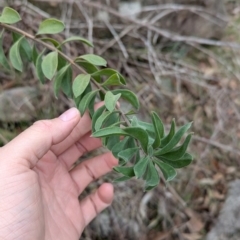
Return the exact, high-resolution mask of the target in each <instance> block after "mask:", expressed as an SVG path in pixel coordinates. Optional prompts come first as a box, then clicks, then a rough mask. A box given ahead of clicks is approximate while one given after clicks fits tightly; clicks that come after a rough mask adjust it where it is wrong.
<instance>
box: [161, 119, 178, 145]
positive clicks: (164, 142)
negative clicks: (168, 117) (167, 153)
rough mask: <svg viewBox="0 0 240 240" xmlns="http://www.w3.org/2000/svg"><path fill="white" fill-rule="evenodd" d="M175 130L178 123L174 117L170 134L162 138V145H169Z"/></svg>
mask: <svg viewBox="0 0 240 240" xmlns="http://www.w3.org/2000/svg"><path fill="white" fill-rule="evenodd" d="M175 130H176V123H175V119H173V120H172V123H171V128H170V131H169V133H168V135H167V136H166V137H164V138H163V139H162V140H161V147H164V146H165V145H167V144H168V143H169V142H170V140H171V139H172V137H173V136H174V134H175Z"/></svg>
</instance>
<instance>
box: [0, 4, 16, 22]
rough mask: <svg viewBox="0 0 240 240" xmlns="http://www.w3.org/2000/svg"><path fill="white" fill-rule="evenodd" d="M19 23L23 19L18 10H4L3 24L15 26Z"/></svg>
mask: <svg viewBox="0 0 240 240" xmlns="http://www.w3.org/2000/svg"><path fill="white" fill-rule="evenodd" d="M19 21H21V17H20V15H19V13H18V12H17V11H16V10H14V9H12V8H10V7H5V8H4V9H3V11H2V14H1V16H0V22H1V23H7V24H14V23H17V22H19Z"/></svg>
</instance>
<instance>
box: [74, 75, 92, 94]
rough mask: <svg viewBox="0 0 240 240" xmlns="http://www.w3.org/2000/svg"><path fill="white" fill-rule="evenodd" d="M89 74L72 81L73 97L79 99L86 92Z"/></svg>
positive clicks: (89, 78)
mask: <svg viewBox="0 0 240 240" xmlns="http://www.w3.org/2000/svg"><path fill="white" fill-rule="evenodd" d="M90 80H91V75H90V74H79V75H78V76H77V77H76V78H75V79H74V81H73V86H72V88H73V95H74V97H76V98H77V97H79V96H80V95H82V93H83V92H84V91H85V90H86V88H87V86H88V84H89V83H90Z"/></svg>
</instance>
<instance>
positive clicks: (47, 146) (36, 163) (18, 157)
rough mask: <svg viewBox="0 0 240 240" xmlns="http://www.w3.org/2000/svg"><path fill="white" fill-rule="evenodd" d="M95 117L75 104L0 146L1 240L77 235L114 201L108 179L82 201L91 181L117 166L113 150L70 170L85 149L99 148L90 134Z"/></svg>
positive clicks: (77, 237) (65, 239)
mask: <svg viewBox="0 0 240 240" xmlns="http://www.w3.org/2000/svg"><path fill="white" fill-rule="evenodd" d="M90 130H91V120H90V117H89V115H88V114H85V115H84V116H83V117H82V118H81V117H80V115H79V112H78V110H77V109H75V108H72V109H70V110H68V111H67V112H65V113H64V114H63V115H61V116H60V117H59V118H56V119H53V120H43V121H38V122H36V123H35V124H33V126H31V127H30V128H29V129H27V130H26V131H24V132H23V133H21V134H20V135H19V136H18V137H16V138H15V139H13V140H12V141H11V142H10V143H8V144H7V145H6V146H4V147H2V148H0V239H4V240H10V239H11V240H12V239H18V240H21V239H24V240H28V239H31V240H37V239H41V240H43V239H45V240H51V239H54V240H56V239H58V240H59V239H63V240H67V239H69V240H75V239H79V237H80V235H81V233H82V231H83V229H84V228H85V227H86V226H87V225H88V224H89V222H90V221H91V220H92V219H93V218H95V217H96V215H97V214H98V213H99V212H101V211H102V210H103V209H105V208H106V207H108V206H109V205H110V204H111V202H112V200H113V186H112V185H111V184H109V183H105V184H103V185H102V186H100V188H99V189H98V190H97V191H96V192H94V193H92V194H91V195H89V196H88V197H86V198H85V199H83V200H82V201H80V202H79V200H78V196H79V195H80V194H81V193H82V192H83V190H84V189H85V188H86V186H87V185H88V184H89V183H90V182H92V181H93V180H95V179H97V178H99V177H101V176H102V175H104V174H106V173H107V172H109V171H111V170H112V167H114V166H115V165H117V160H116V159H115V158H114V157H113V155H112V154H111V153H105V154H102V155H100V156H97V157H94V158H92V159H90V160H87V161H85V162H83V163H81V164H80V165H78V166H77V167H75V168H73V169H72V165H73V163H74V162H75V161H76V160H77V159H78V158H79V157H80V156H82V155H83V154H84V153H85V152H86V151H91V150H93V149H95V148H98V147H100V146H101V140H99V139H94V138H91V137H90V135H91V132H90Z"/></svg>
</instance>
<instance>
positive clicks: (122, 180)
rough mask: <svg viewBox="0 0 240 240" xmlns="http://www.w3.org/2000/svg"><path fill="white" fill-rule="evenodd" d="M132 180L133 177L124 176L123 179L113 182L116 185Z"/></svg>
mask: <svg viewBox="0 0 240 240" xmlns="http://www.w3.org/2000/svg"><path fill="white" fill-rule="evenodd" d="M131 178H132V177H127V176H123V177H120V178H116V179H114V180H113V182H114V183H119V182H125V181H128V180H129V179H131Z"/></svg>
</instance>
